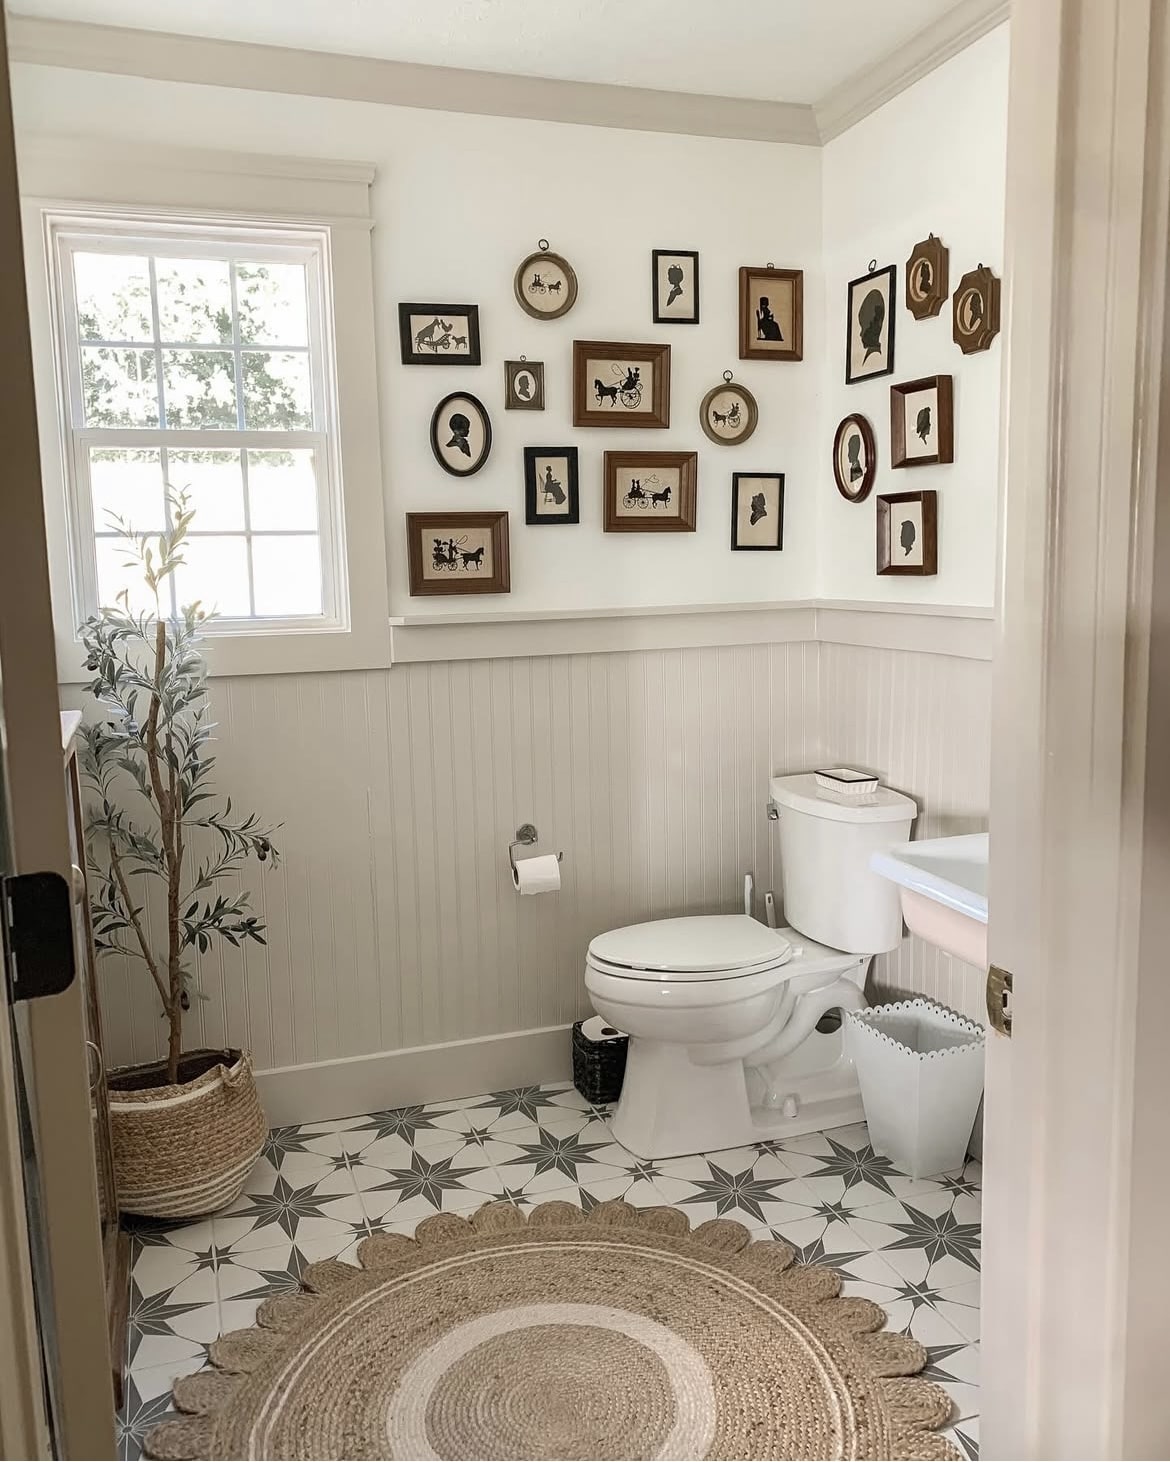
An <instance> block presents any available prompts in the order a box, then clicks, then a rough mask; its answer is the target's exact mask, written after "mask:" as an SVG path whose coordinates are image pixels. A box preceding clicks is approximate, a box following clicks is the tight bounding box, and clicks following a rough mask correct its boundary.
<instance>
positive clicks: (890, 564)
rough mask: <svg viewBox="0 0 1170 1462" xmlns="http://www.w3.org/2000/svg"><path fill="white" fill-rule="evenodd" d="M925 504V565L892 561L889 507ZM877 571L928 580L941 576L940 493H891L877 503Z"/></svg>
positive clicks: (923, 537) (931, 491)
mask: <svg viewBox="0 0 1170 1462" xmlns="http://www.w3.org/2000/svg"><path fill="white" fill-rule="evenodd" d="M912 502H920V503H921V504H922V563H921V564H919V565H910V564H899V563H896V562H895V561H894V560H893V558H892V557H891V551H890V550H891V544H890V504H891V503H912ZM877 571H878V573H879V574H898V575H901V576H904V577H907V576H908V577H914V578H920V579H928V578H930V576H931V575H932V574H937V573H938V493H937V492H935V490H934V489H933V488H929V487H928V488H924V489H923V490H922V491H921V492H892V493H885V494H883V495H880V496H879V497H878V500H877Z"/></svg>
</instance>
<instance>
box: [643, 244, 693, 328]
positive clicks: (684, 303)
mask: <svg viewBox="0 0 1170 1462" xmlns="http://www.w3.org/2000/svg"><path fill="white" fill-rule="evenodd" d="M675 270H677V271H678V273H677V275H676V274H674V273H673V272H672V271H675ZM676 290H677V291H678V293H677V295H676V294H675V291H676ZM650 293H651V299H652V302H653V312H654V323H655V324H656V325H697V324H698V323H699V253H698V250H697V249H652V250H651V252H650ZM672 296H673V298H672Z"/></svg>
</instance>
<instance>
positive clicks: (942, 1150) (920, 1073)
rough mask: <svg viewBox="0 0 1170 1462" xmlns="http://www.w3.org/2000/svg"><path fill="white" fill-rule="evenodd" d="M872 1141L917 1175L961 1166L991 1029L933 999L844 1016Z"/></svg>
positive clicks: (897, 1164)
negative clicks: (987, 1035) (988, 1032)
mask: <svg viewBox="0 0 1170 1462" xmlns="http://www.w3.org/2000/svg"><path fill="white" fill-rule="evenodd" d="M845 1042H846V1046H845V1048H846V1051H847V1052H848V1054H849V1055H850V1056H851V1057H852V1059H853V1064H854V1066H856V1068H857V1079H858V1081H859V1082H860V1084H861V1100H862V1103H863V1105H864V1106H865V1120H866V1122H867V1123H868V1125H869V1140H870V1143H871V1145H872V1147H873V1150H874V1152H876V1153H877V1154H878V1155H879V1156H881V1157H888V1158H889V1159H890V1161H891V1162H892V1163H893V1164H894V1166H895V1167H896V1168H900V1169H901V1170H902V1172H904V1173H909V1174H910V1176H911V1177H912V1178H928V1177H932V1176H933V1175H934V1174H936V1173H946V1172H951V1171H953V1170H954V1169H956V1168H961V1167H962V1166H963V1163H964V1162H965V1161H966V1158H967V1144H968V1142H969V1141H970V1139H971V1129H972V1128H973V1127H974V1125H975V1116H976V1113H977V1112H978V1110H979V1100H980V1098H981V1097H982V1095H983V1045H984V1032H983V1029H982V1027H981V1026H978V1025H976V1024H975V1022H974V1021H970V1020H966V1019H964V1017H963V1016H961V1015H956V1014H955V1012H954V1011H953V1010H948V1009H947V1008H946V1007H945V1006H944V1005H936V1004H935V1003H934V1001H932V1000H922V999H918V1000H901V1001H899V1002H898V1003H897V1004H896V1005H872V1006H870V1007H869V1008H868V1009H866V1010H850V1011H847V1012H846V1016H845Z"/></svg>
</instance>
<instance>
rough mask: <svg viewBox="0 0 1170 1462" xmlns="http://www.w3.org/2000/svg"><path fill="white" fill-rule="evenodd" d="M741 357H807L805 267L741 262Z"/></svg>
mask: <svg viewBox="0 0 1170 1462" xmlns="http://www.w3.org/2000/svg"><path fill="white" fill-rule="evenodd" d="M773 332H775V333H773ZM739 358H740V360H789V361H791V360H803V359H804V270H803V269H777V268H775V266H774V265H772V264H768V265H766V266H764V267H763V268H760V267H753V266H752V265H747V264H745V265H743V266H741V268H740V271H739Z"/></svg>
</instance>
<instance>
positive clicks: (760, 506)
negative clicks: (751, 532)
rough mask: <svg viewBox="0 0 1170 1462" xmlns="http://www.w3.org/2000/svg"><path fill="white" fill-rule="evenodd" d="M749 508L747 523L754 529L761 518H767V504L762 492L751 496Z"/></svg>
mask: <svg viewBox="0 0 1170 1462" xmlns="http://www.w3.org/2000/svg"><path fill="white" fill-rule="evenodd" d="M751 506H752V510H751V513H750V515H749V517H748V522H749V523H750V524H751V526H752V527H753V528H754V527H755V525H756V524H757V523H758V522H759V521H760V519H761V518H766V517H767V516H768V502H767V499H766V498H765V497H764V494H763V493H762V492H757V493H753V494H752V505H751Z"/></svg>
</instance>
